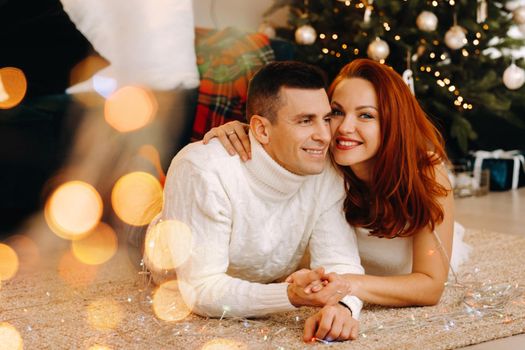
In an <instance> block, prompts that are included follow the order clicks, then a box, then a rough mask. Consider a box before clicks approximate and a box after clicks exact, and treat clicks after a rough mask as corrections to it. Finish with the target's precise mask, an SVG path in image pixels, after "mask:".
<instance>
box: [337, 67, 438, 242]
mask: <svg viewBox="0 0 525 350" xmlns="http://www.w3.org/2000/svg"><path fill="white" fill-rule="evenodd" d="M348 78H361V79H365V80H367V81H369V82H370V83H371V84H372V85H373V86H374V89H375V92H376V95H377V102H378V107H379V108H378V109H379V122H380V129H381V136H380V137H381V141H380V146H379V149H378V151H377V154H376V156H375V157H376V159H375V165H374V169H373V172H372V174H371V176H370V182H369V183H366V184H365V183H364V182H363V181H361V180H360V179H359V178H357V176H356V175H355V174H354V173H353V172H352V170H351V169H350V167H349V166H340V165H338V167H339V168H340V169H341V171H342V173H343V176H344V179H345V189H346V195H347V196H346V199H345V203H344V208H345V213H346V220H347V221H348V223H350V224H351V225H353V226H357V227H364V228H367V229H370V233H371V234H372V235H374V236H378V237H387V238H394V237H398V236H411V235H414V234H415V233H417V232H418V231H419V230H421V229H423V228H425V227H430V229H431V230H434V227H435V225H436V224H438V223H440V222H442V221H443V216H444V213H443V208H442V206H441V205H440V203H439V202H438V197H442V196H446V195H447V192H448V190H447V189H446V188H445V187H443V186H442V185H440V184H439V183H438V182H437V180H436V177H435V175H436V174H435V170H434V169H435V167H436V165H438V164H440V163H441V162H445V161H447V156H446V154H445V150H444V146H443V145H444V143H443V138H442V136H441V134H440V133H439V131H438V130H437V129H436V127H435V126H434V125H433V124H432V122H431V121H430V120H429V118H428V117H427V115H426V114H425V112H424V111H423V110H422V108H421V107H420V105H419V103H418V102H417V100H416V98H415V97H414V96H413V95H412V93H411V92H410V90H409V88H408V86H407V85H406V84H405V82H404V81H403V79H401V77H400V76H399V74H397V73H396V72H395V71H394V70H393V69H391V68H390V67H387V66H385V65H383V64H380V63H377V62H375V61H372V60H369V59H356V60H354V61H352V62H351V63H349V64H347V65H346V66H344V67H343V69H341V71H340V72H339V74H338V75H337V76H336V78H335V79H334V81H333V82H332V84H331V86H330V89H329V96H330V98H331V97H332V95H333V92H334V90H335V89H336V88H337V85H338V84H339V83H340V82H341V81H342V80H344V79H348Z"/></svg>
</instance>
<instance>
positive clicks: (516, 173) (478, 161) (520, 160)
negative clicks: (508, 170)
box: [470, 149, 525, 190]
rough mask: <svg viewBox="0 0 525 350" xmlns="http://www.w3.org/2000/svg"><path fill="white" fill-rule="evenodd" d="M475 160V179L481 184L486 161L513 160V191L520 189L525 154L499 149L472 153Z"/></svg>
mask: <svg viewBox="0 0 525 350" xmlns="http://www.w3.org/2000/svg"><path fill="white" fill-rule="evenodd" d="M470 153H471V154H472V155H473V156H474V158H475V160H474V179H475V180H476V181H477V183H478V184H479V181H480V178H481V166H482V164H483V160H485V159H512V160H513V161H514V163H513V170H512V185H511V189H513V190H515V189H517V188H518V183H519V178H520V167H522V168H523V171H524V172H525V157H524V156H523V154H521V152H520V151H518V150H512V151H504V150H502V149H497V150H495V151H492V152H488V151H475V152H470Z"/></svg>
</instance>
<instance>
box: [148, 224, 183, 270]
mask: <svg viewBox="0 0 525 350" xmlns="http://www.w3.org/2000/svg"><path fill="white" fill-rule="evenodd" d="M192 240H193V239H192V234H191V230H190V228H189V227H188V225H186V224H184V223H183V222H181V221H178V220H165V221H161V222H159V223H157V224H156V225H155V226H153V227H150V228H149V230H148V232H147V233H146V239H145V243H144V257H145V259H146V262H147V265H148V267H150V268H153V269H154V270H157V271H161V270H171V269H174V268H176V267H178V266H180V265H181V264H183V263H184V262H185V261H186V260H187V259H188V258H189V256H190V255H191V250H192Z"/></svg>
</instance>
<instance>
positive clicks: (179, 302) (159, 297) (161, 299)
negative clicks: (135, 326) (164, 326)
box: [153, 280, 195, 322]
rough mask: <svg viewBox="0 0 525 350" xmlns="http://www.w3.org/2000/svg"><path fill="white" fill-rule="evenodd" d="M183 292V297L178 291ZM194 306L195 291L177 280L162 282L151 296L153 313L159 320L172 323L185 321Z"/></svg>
mask: <svg viewBox="0 0 525 350" xmlns="http://www.w3.org/2000/svg"><path fill="white" fill-rule="evenodd" d="M181 288H182V289H183V290H184V296H183V295H182V293H181V292H180V289H181ZM194 305H195V291H194V289H193V288H192V287H191V286H190V285H189V284H187V283H184V282H182V281H177V280H171V281H167V282H164V283H163V284H161V285H160V286H159V288H158V289H157V290H156V291H155V293H154V295H153V311H154V312H155V315H156V316H157V317H158V318H160V319H161V320H164V321H168V322H174V321H180V320H183V319H185V318H186V317H187V316H188V315H189V314H190V313H191V310H192V309H193V306H194Z"/></svg>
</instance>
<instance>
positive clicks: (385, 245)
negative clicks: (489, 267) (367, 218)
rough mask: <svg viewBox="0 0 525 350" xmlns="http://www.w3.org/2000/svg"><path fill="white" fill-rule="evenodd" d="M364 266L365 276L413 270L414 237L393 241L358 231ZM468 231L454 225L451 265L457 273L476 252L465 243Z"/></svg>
mask: <svg viewBox="0 0 525 350" xmlns="http://www.w3.org/2000/svg"><path fill="white" fill-rule="evenodd" d="M355 231H356V236H357V244H358V246H359V255H360V256H361V264H362V265H363V267H364V269H365V273H366V274H369V275H376V276H388V275H403V274H408V273H410V272H411V271H412V240H413V238H412V237H396V238H392V239H387V238H378V237H375V236H370V235H369V231H368V230H367V229H363V228H356V230H355ZM464 234H465V228H464V227H463V226H461V225H460V224H459V223H457V222H455V223H454V240H453V243H452V257H451V262H450V265H451V266H452V268H453V269H454V271H457V269H458V267H459V266H460V265H461V264H462V263H464V262H465V261H466V260H467V259H468V256H469V254H470V250H471V249H472V248H471V247H470V246H469V245H468V244H466V243H465V242H464V241H463V236H464Z"/></svg>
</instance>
